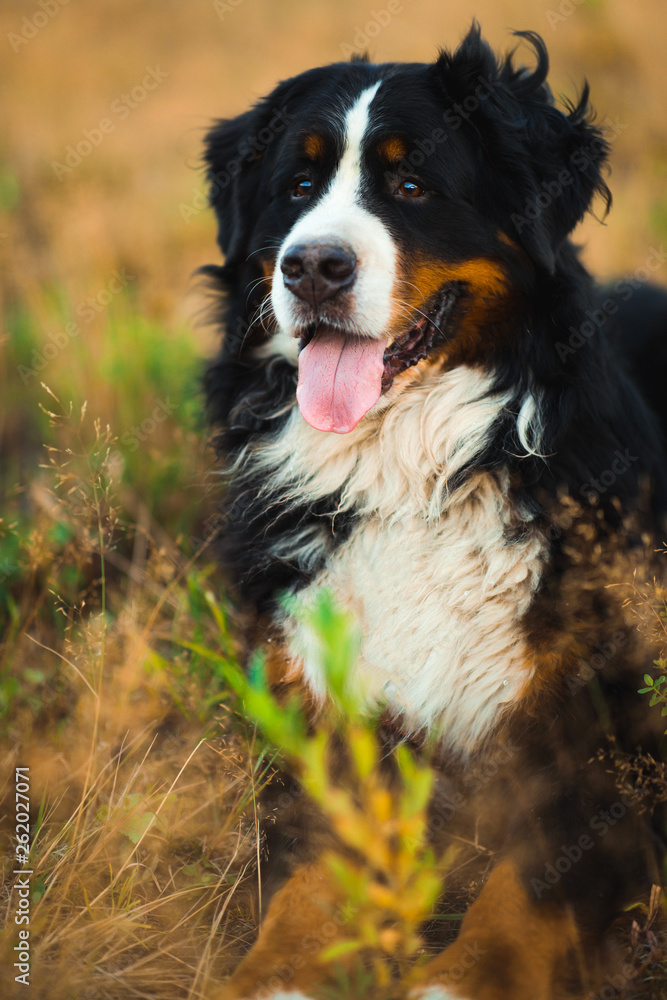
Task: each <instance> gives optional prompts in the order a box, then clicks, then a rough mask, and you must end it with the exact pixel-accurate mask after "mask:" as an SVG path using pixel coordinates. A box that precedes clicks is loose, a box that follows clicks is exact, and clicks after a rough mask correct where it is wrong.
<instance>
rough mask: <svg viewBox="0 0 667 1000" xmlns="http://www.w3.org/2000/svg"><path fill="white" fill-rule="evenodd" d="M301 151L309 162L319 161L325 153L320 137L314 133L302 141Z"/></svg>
mask: <svg viewBox="0 0 667 1000" xmlns="http://www.w3.org/2000/svg"><path fill="white" fill-rule="evenodd" d="M303 151H304V153H305V154H306V156H307V157H308V159H309V160H321V159H322V157H323V156H324V153H325V145H324V139H323V138H322V136H321V135H318V134H317V133H316V132H313V133H311V134H310V135H307V136H306V137H305V138H304V140H303Z"/></svg>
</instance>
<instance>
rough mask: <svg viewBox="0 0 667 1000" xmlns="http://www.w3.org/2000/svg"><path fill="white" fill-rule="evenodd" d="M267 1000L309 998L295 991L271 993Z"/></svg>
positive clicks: (300, 999) (309, 999) (301, 999)
mask: <svg viewBox="0 0 667 1000" xmlns="http://www.w3.org/2000/svg"><path fill="white" fill-rule="evenodd" d="M268 1000H311V998H310V997H307V996H306V995H305V993H299V992H298V991H295V990H280V992H279V993H272V994H271V996H270V997H268Z"/></svg>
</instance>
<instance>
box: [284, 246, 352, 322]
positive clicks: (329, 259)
mask: <svg viewBox="0 0 667 1000" xmlns="http://www.w3.org/2000/svg"><path fill="white" fill-rule="evenodd" d="M280 270H281V271H282V272H283V276H284V278H283V280H284V282H285V287H286V288H289V290H290V292H293V293H294V294H295V295H296V296H297V297H298V298H300V299H303V300H304V301H305V302H308V303H309V305H311V306H312V307H313V309H317V308H318V306H320V305H321V304H322V303H323V302H326V300H327V299H331V298H333V296H334V295H336V294H337V293H338V292H339V291H340V290H341V289H342V288H349V286H350V285H351V284H352V283H353V282H354V278H355V274H356V270H357V258H356V257H355V255H354V252H353V250H352V248H351V247H348V246H345V245H344V244H342V243H315V242H313V243H295V244H294V246H291V247H289V248H288V249H287V251H286V252H285V254H284V255H283V259H282V261H281V263H280Z"/></svg>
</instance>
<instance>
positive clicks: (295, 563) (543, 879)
mask: <svg viewBox="0 0 667 1000" xmlns="http://www.w3.org/2000/svg"><path fill="white" fill-rule="evenodd" d="M517 34H518V36H519V37H520V39H521V40H522V41H523V42H524V43H527V44H528V45H529V46H530V47H532V50H533V53H534V60H535V65H534V68H532V69H528V68H526V67H524V66H521V65H517V64H516V54H515V53H510V54H509V55H507V56H504V57H502V58H497V57H496V56H495V55H494V54H493V52H492V50H491V48H490V47H489V46H488V44H487V43H486V42H485V41H484V40H483V38H482V36H481V33H480V29H479V26H478V25H477V24H476V23H473V25H472V27H471V29H470V31H469V33H468V34H467V35H466V37H465V38H464V39H463V41H462V42H461V44H460V45H459V47H458V48H457V49H456V50H454V51H452V52H449V51H442V52H441V53H440V55H439V56H438V58H437V59H436V61H435V62H434V63H433V64H430V65H425V64H417V63H415V64H395V63H391V64H381V65H375V64H373V63H371V62H369V61H368V60H366V59H363V58H360V59H353V60H352V61H351V62H346V63H337V64H334V65H330V66H325V67H321V68H317V69H312V70H309V71H307V72H304V73H302V74H301V75H299V76H296V77H294V78H292V79H288V80H286V81H284V82H282V83H281V84H279V85H278V86H277V88H276V89H275V90H274V91H273V93H272V94H270V95H269V96H268V97H266V98H265V99H263V100H261V101H259V102H258V103H257V105H256V106H255V107H253V108H251V109H250V110H249V111H247V112H245V113H244V114H241V115H240V116H239V117H237V118H234V119H232V120H227V121H221V122H219V123H217V124H216V125H215V127H213V128H212V130H211V131H210V132H209V134H208V136H207V139H206V145H205V160H206V166H207V171H208V181H209V184H210V192H211V195H210V200H211V204H212V206H213V208H214V210H215V213H216V215H217V219H218V223H219V245H220V248H221V250H222V252H223V254H224V258H225V262H224V265H223V266H211V267H208V268H205V269H204V271H205V273H206V274H207V275H208V279H209V281H211V282H212V283H213V285H214V286H215V288H216V289H218V290H219V291H220V292H221V300H222V302H223V305H222V314H221V317H220V322H221V324H222V325H223V327H224V341H223V347H222V352H221V354H220V355H219V357H218V358H217V359H216V360H215V361H214V362H213V363H212V364H211V366H210V369H209V371H208V375H207V383H206V386H207V395H208V406H209V415H210V419H211V421H212V423H213V425H214V426H215V428H216V435H217V436H216V441H217V447H218V450H219V453H220V455H221V456H223V458H224V462H225V466H226V470H227V484H226V488H225V494H224V500H223V506H224V511H223V518H224V539H223V541H222V559H223V561H224V564H225V567H226V569H227V572H228V574H229V577H230V580H231V583H232V585H233V589H234V593H235V594H236V597H237V600H238V601H239V603H240V606H241V607H242V608H243V609H244V612H245V615H246V621H247V622H248V629H247V635H248V644H249V645H251V646H255V647H260V648H263V649H264V650H265V651H266V662H267V670H268V672H269V676H270V679H271V681H272V683H273V684H274V685H275V686H276V688H282V689H285V688H294V687H297V688H300V689H302V690H303V692H304V698H305V699H306V700H307V701H309V703H310V704H311V705H314V706H317V705H318V704H322V703H323V702H324V701H326V697H327V691H326V682H325V680H324V678H323V675H322V672H321V667H320V665H319V664H318V658H317V656H315V655H313V653H312V649H311V647H310V645H309V638H308V634H307V632H306V630H305V629H304V628H303V626H302V625H301V624H300V623H299V620H298V615H297V616H295V614H294V613H292V612H288V611H286V610H285V605H284V603H282V601H281V596H282V595H283V594H285V593H289V594H292V595H294V597H295V600H296V601H297V603H300V605H301V606H302V607H307V606H308V605H309V602H311V601H312V600H313V596H314V594H315V593H316V592H317V591H318V590H319V588H322V587H327V588H329V590H330V591H331V593H332V594H333V595H334V597H335V600H336V601H337V602H338V603H339V605H340V606H341V607H343V608H345V609H347V610H348V611H349V612H350V614H351V615H352V616H353V617H354V619H355V620H356V622H357V623H358V626H359V629H360V633H361V636H362V639H361V651H360V657H359V663H358V665H357V668H356V672H355V683H356V684H358V686H359V689H360V690H361V691H362V692H363V697H364V698H365V699H366V703H367V704H368V705H369V706H378V705H379V706H382V708H383V715H382V720H383V721H382V722H381V724H379V727H378V728H379V729H380V730H383V738H384V739H385V740H387V741H389V742H391V741H392V740H393V742H394V744H395V743H397V742H402V743H407V744H408V745H412V746H413V747H414V750H415V753H418V752H419V746H420V740H421V739H422V737H423V734H424V733H428V734H430V736H431V737H432V738H434V739H435V740H436V742H437V746H438V774H439V779H438V780H439V782H440V788H439V790H438V788H436V791H435V793H434V803H433V805H432V809H433V810H435V812H437V809H438V795H440V796H441V801H442V796H443V795H445V796H447V795H449V794H450V791H451V789H452V788H458V789H459V790H460V789H462V790H463V792H462V794H461V796H460V801H461V802H462V803H463V804H462V805H461V807H460V808H457V809H456V810H455V813H456V815H455V816H454V817H453V818H452V819H451V822H448V823H445V824H444V825H445V829H444V831H442V830H441V832H440V834H438V836H436V834H435V833H434V834H433V839H434V844H435V843H437V844H440V845H442V844H446V843H448V842H452V841H453V840H456V839H457V838H458V839H460V840H461V841H467V842H473V841H474V842H475V843H476V844H479V843H481V844H483V845H485V848H486V853H484V856H483V860H482V864H481V874H480V878H479V882H478V885H479V886H481V891H479V892H478V893H477V895H476V898H475V899H474V901H473V902H472V903H471V904H470V905H469V907H468V909H467V912H466V914H465V917H464V918H463V920H462V923H461V926H460V931H459V933H458V936H457V937H456V939H455V940H454V941H452V942H450V943H449V944H447V945H446V946H443V947H442V948H441V949H440V950H439V951H438V950H437V948H434V954H433V957H432V958H431V959H430V960H429V962H427V963H425V964H423V965H421V966H419V969H417V970H416V971H415V975H414V978H413V979H411V980H410V982H406V983H403V984H397V986H396V993H397V995H401V996H403V995H406V996H407V995H409V996H410V997H413V998H419V997H423V998H428V1000H445V998H449V997H458V998H465V1000H510V998H511V1000H520V998H525V1000H552V998H555V997H566V996H571V997H584V996H588V995H589V994H590V991H591V990H593V989H595V988H599V987H600V984H601V983H602V984H604V983H605V982H606V980H605V978H604V977H605V975H607V976H612V977H613V976H616V977H617V979H618V976H619V975H621V974H620V973H619V972H618V968H619V962H620V961H621V959H622V956H623V955H624V952H623V949H622V947H621V944H620V943H619V941H620V937H619V935H620V931H619V915H622V914H623V913H624V912H625V911H626V910H627V907H628V906H630V905H632V904H633V903H637V902H641V901H644V902H646V900H647V899H648V896H649V893H650V891H651V887H652V886H654V885H659V884H660V869H661V859H662V850H663V847H662V843H663V840H662V835H663V831H664V827H663V818H662V812H661V809H660V804H659V803H657V804H656V806H655V808H652V807H651V808H649V806H648V803H647V799H646V796H642V794H641V793H640V791H638V789H640V788H642V787H644V785H643V784H642V780H643V779H642V774H643V772H642V767H641V766H640V762H641V761H644V763H645V762H646V761H647V760H649V761H650V760H655V761H658V759H659V758H658V745H659V741H660V738H661V735H662V727H661V720H660V713H659V711H657V710H656V709H653V708H649V706H648V702H647V699H646V697H645V696H643V695H640V694H638V689H639V688H640V687H641V686H642V676H643V675H644V673H645V672H646V671H647V670H649V669H650V667H651V657H652V656H654V655H655V652H652V647H651V644H650V642H649V641H648V640H645V639H644V638H643V636H642V632H641V630H640V629H639V628H638V627H637V624H636V621H635V620H634V619H633V618H632V617H631V613H630V611H629V610H628V602H627V597H628V588H627V587H626V586H624V585H625V584H628V583H630V584H632V585H633V587H634V590H635V592H637V590H638V589H639V590H641V587H642V586H643V583H642V580H644V579H645V580H646V581H650V579H651V576H652V575H654V574H655V573H657V572H658V571H659V566H660V559H659V557H658V556H656V555H655V550H656V549H657V548H659V546H660V544H661V540H662V537H663V536H662V531H663V526H664V512H665V509H666V498H667V481H666V475H665V451H664V446H663V438H662V425H663V424H664V422H665V419H666V418H667V412H666V407H665V402H664V398H665V393H664V375H665V372H666V371H667V366H665V365H664V364H659V362H660V361H661V360H662V359H663V358H664V353H665V340H664V337H663V333H664V332H665V327H666V326H667V322H666V320H667V308H666V307H665V298H664V295H663V294H662V293H661V292H659V291H657V290H651V289H650V288H649V289H644V290H641V289H636V288H634V287H632V286H631V285H625V284H623V283H618V284H617V285H616V286H615V287H613V288H612V289H609V290H600V289H599V288H598V287H597V286H596V285H595V284H594V282H593V280H592V278H591V277H590V275H589V274H588V273H587V271H586V269H585V268H584V266H583V265H582V263H581V261H580V259H579V256H578V253H577V250H576V249H575V247H574V245H573V244H572V242H571V241H570V238H569V237H570V234H571V232H572V230H573V228H574V227H575V225H576V224H577V223H578V222H579V221H580V220H581V219H582V218H583V216H584V215H585V213H586V212H587V211H588V210H589V209H590V208H591V204H592V202H593V199H594V198H595V196H599V197H601V199H602V201H603V203H606V206H607V208H608V207H609V204H610V201H611V196H610V193H609V189H608V187H607V184H606V182H605V180H604V177H603V172H604V170H605V166H606V161H607V157H608V152H609V142H608V139H607V138H606V137H605V133H604V129H603V128H601V127H600V126H599V125H596V123H595V120H594V117H593V113H592V111H591V108H590V105H589V92H588V86H587V85H586V86H584V88H583V91H582V93H581V96H580V97H579V99H578V100H577V101H576V102H572V103H565V104H563V106H562V107H559V106H557V103H556V102H555V101H554V99H553V97H552V95H551V93H550V90H549V87H548V85H547V73H548V56H547V52H546V48H545V46H544V43H543V41H542V40H541V38H540V37H539V36H538V35H536V34H534V33H532V32H527V31H526V32H518V33H517ZM649 314H650V317H651V318H650V322H648V320H647V322H644V321H643V317H644V316H649ZM652 359H653V360H652ZM653 362H655V363H653ZM661 380H663V384H662V385H661ZM633 574H635V575H634V577H633ZM637 574H639V575H637ZM631 589H632V588H631ZM642 593H643V591H642ZM315 710H316V709H315ZM610 746H611V750H610ZM638 748H641V753H639V752H638ZM651 755H653V756H651ZM489 760H493V761H496V762H497V761H500V762H501V763H499V764H498V763H496V765H495V767H494V772H493V773H494V776H493V779H492V780H487V781H480V780H479V773H480V769H482V770H483V768H484V766H485V762H488V761H489ZM620 764H622V765H623V766H622V767H620ZM655 766H658V764H656V765H655ZM619 767H620V771H622V773H623V774H624V775H625V778H624V781H625V784H623V783H622V782H621V784H620V785H619V781H620V778H619V773H620V772H619ZM657 798H659V796H657ZM274 807H275V803H274ZM274 807H272V806H271V805H269V806H267V807H266V808H267V810H268V813H271V818H272V820H275V822H272V823H271V824H270V825H269V826H267V832H266V837H267V844H268V847H269V871H270V873H271V874H270V875H269V881H268V882H267V884H266V886H265V890H264V902H265V904H266V902H267V900H268V899H269V898H270V902H269V904H268V911H267V912H266V916H265V918H264V921H263V923H262V926H261V928H260V932H259V937H258V940H257V942H256V944H255V945H254V947H253V948H252V949H251V951H250V953H249V954H248V955H247V956H246V958H245V959H244V960H243V962H242V963H241V965H240V967H239V969H238V970H237V972H236V973H235V974H234V975H233V976H232V979H231V980H230V982H229V983H227V984H226V985H225V986H224V987H223V992H222V994H221V996H223V997H225V998H228V1000H232V998H241V997H245V998H248V1000H251V998H254V997H258V996H263V997H267V996H274V997H278V996H287V995H289V996H290V997H304V996H308V997H310V996H313V995H315V994H317V995H319V992H318V991H320V990H322V989H324V988H325V987H329V988H331V984H330V983H329V982H328V980H327V979H326V970H325V968H324V966H323V964H322V963H321V962H320V961H319V960H318V955H317V954H316V953H313V952H312V950H311V951H310V952H308V951H306V952H304V949H303V948H302V947H301V944H302V943H303V940H304V937H305V936H306V935H307V933H308V931H309V930H310V929H312V927H313V926H314V925H316V924H318V923H320V924H321V923H322V921H323V920H324V919H326V914H327V913H329V912H330V911H331V907H332V906H333V905H334V903H335V900H336V898H337V896H336V894H337V892H338V891H339V890H338V889H337V887H336V885H335V884H333V883H332V877H331V875H330V873H329V872H328V870H326V869H325V868H324V866H323V865H322V864H321V845H322V843H323V842H324V841H325V840H326V836H327V833H326V820H325V819H323V818H322V817H318V816H317V815H316V810H313V809H310V811H309V807H308V806H307V805H305V804H304V802H303V801H302V800H301V799H298V797H297V800H295V804H294V806H293V807H289V808H288V807H286V808H284V809H282V812H281V811H280V810H278V811H277V813H276V809H277V807H275V808H274ZM272 808H273V812H271V809H272ZM437 826H438V824H435V823H434V824H433V830H435V829H436V827H437ZM442 826H443V824H442V823H440V824H439V827H440V828H442ZM295 956H296V957H295ZM470 956H474V958H471V957H470ZM628 975H629V973H628ZM621 979H623V977H622V975H621ZM609 981H610V982H612V983H613V982H616V981H617V980H614V979H613V978H612V979H611V980H609ZM625 981H626V980H625V979H623V982H625ZM607 988H608V987H607Z"/></svg>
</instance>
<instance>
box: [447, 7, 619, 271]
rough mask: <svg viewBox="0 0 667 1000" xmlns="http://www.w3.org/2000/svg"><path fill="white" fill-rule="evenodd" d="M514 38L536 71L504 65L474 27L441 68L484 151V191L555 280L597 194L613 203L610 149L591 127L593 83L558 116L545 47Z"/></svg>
mask: <svg viewBox="0 0 667 1000" xmlns="http://www.w3.org/2000/svg"><path fill="white" fill-rule="evenodd" d="M516 34H517V35H518V36H519V37H521V38H524V39H525V40H526V41H527V42H529V43H530V45H531V46H532V47H533V49H534V51H535V54H536V57H537V64H536V66H535V68H534V70H532V72H531V71H529V70H528V69H526V68H525V67H518V68H517V67H515V66H514V64H513V53H510V55H508V56H507V58H506V59H505V60H504V61H503V62H502V63H500V64H499V63H498V62H497V61H496V59H495V56H494V55H493V53H492V51H491V49H490V48H489V46H488V45H487V44H486V42H484V41H483V40H482V38H481V36H480V31H479V26H478V25H477V24H473V27H472V28H471V30H470V32H469V33H468V35H467V36H466V38H465V39H464V40H463V42H462V43H461V46H460V47H459V49H457V51H456V52H455V53H453V54H449V53H446V52H443V53H442V54H441V56H440V58H439V60H438V63H437V64H436V68H437V70H438V74H439V78H440V83H441V86H442V87H443V88H444V90H445V92H446V93H447V95H448V96H449V97H450V100H453V101H454V102H455V106H456V105H458V106H459V108H460V109H461V111H462V115H461V118H462V119H464V120H465V121H467V122H468V123H469V124H470V126H471V127H472V128H473V129H474V130H475V133H476V141H477V142H478V143H479V144H480V145H481V147H482V150H483V153H484V157H485V160H486V163H487V169H490V170H491V172H492V175H493V176H492V177H491V178H489V180H490V182H491V183H490V184H488V185H485V188H486V190H487V191H493V193H494V197H495V198H496V199H499V200H500V201H501V202H502V204H503V205H504V206H505V209H506V211H505V213H504V214H505V218H507V216H508V215H509V220H510V228H511V229H512V230H513V235H514V236H515V237H516V238H517V240H518V242H519V243H520V244H521V245H522V246H523V247H524V249H525V250H526V251H527V252H528V253H529V254H530V256H531V258H532V259H533V260H534V261H535V262H536V263H537V264H539V265H540V266H542V267H543V268H544V269H546V270H547V271H548V272H549V273H551V274H553V272H554V269H555V263H556V255H557V253H558V247H559V246H560V244H561V243H562V241H563V240H564V239H565V237H566V236H567V235H568V233H570V232H571V231H572V229H573V228H574V227H575V226H576V224H577V223H578V222H579V221H580V220H581V219H582V218H583V216H584V215H585V213H586V212H587V211H588V209H589V208H590V206H591V202H592V200H593V197H594V195H595V194H596V193H599V194H601V195H602V196H603V199H604V201H605V203H606V209H608V208H609V205H610V204H611V194H610V192H609V188H608V187H607V185H606V183H605V181H604V179H603V176H602V169H603V167H604V164H605V162H606V159H607V155H608V153H609V145H608V143H607V140H606V139H605V138H604V135H603V133H602V131H601V130H600V129H599V128H598V127H596V126H595V124H594V123H593V120H592V112H591V108H590V105H589V102H588V85H587V84H586V85H585V86H584V88H583V91H582V94H581V97H580V99H579V101H578V102H577V103H576V104H566V105H565V111H560V110H559V109H558V108H556V107H555V105H554V101H553V98H552V96H551V92H550V90H549V87H548V85H547V83H546V78H547V73H548V70H549V57H548V54H547V50H546V46H545V44H544V42H543V41H542V39H541V38H540V36H539V35H537V34H536V33H535V32H532V31H522V32H516Z"/></svg>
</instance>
